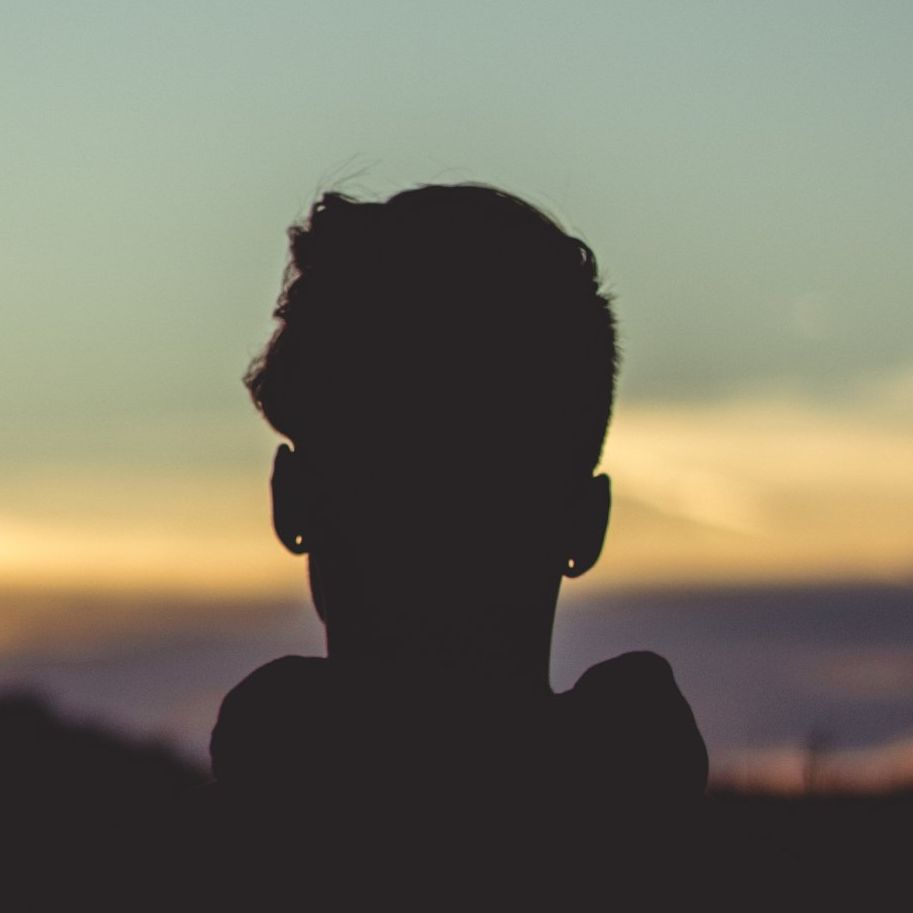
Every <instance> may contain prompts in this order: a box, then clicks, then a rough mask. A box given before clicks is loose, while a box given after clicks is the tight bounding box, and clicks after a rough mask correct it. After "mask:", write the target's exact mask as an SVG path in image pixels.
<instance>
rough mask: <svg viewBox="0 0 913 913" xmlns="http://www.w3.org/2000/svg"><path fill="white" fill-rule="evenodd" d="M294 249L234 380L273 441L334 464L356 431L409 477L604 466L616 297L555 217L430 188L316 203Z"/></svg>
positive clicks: (356, 439)
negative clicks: (410, 472)
mask: <svg viewBox="0 0 913 913" xmlns="http://www.w3.org/2000/svg"><path fill="white" fill-rule="evenodd" d="M289 238H290V241H291V245H290V246H291V262H290V263H289V266H288V268H287V271H286V277H285V285H284V288H283V291H282V294H281V296H280V298H279V302H278V306H277V308H276V310H275V314H274V316H275V317H276V319H277V320H278V322H279V326H278V328H277V330H276V332H275V333H274V334H273V337H272V339H271V340H270V342H269V344H268V345H267V347H266V349H265V350H264V352H263V353H262V354H261V355H260V356H259V357H257V358H256V359H255V360H254V361H253V363H252V364H251V366H250V369H249V370H248V372H247V375H246V376H245V383H246V385H247V387H248V389H249V390H250V393H251V396H252V398H253V400H254V402H255V403H256V405H257V407H258V408H259V409H260V411H261V412H262V413H263V415H264V416H265V417H266V418H267V420H268V421H269V422H270V424H271V425H272V426H273V427H274V428H275V429H276V430H277V431H278V432H280V433H281V434H283V435H285V436H286V437H288V438H290V439H291V440H292V441H294V442H295V444H296V445H303V446H304V447H305V449H306V450H307V451H308V452H309V454H311V455H312V456H316V457H317V458H321V457H322V458H323V460H324V462H326V463H327V464H328V465H337V464H338V461H339V460H340V459H342V460H345V458H346V456H347V455H351V454H352V452H353V451H357V450H358V449H359V447H360V441H362V440H364V436H365V435H372V436H374V440H373V442H372V448H373V449H374V451H379V452H381V454H383V453H389V456H390V458H391V460H392V461H394V462H395V461H396V460H398V459H401V458H406V459H409V460H410V461H411V462H413V463H415V464H416V465H422V464H425V465H427V464H428V463H433V462H436V460H435V455H437V456H440V455H442V454H444V455H447V458H448V459H450V455H451V454H454V455H455V456H456V457H457V458H458V459H459V461H460V462H458V463H454V464H453V465H455V466H456V465H458V466H464V465H466V464H467V462H468V463H469V464H475V465H476V466H477V467H478V468H479V469H480V470H481V469H482V468H483V467H485V466H487V467H488V470H491V471H496V470H497V467H498V466H499V465H500V464H504V465H513V466H516V465H517V464H525V465H527V466H530V465H534V466H535V471H536V472H537V473H541V471H542V470H543V469H546V468H547V469H549V470H551V469H555V470H558V471H560V472H563V473H564V472H569V473H572V474H580V473H581V472H591V471H592V469H593V467H594V466H595V465H596V464H597V463H598V462H599V458H600V453H601V449H602V441H603V438H604V436H605V431H606V427H607V425H608V421H609V417H610V414H611V408H612V399H613V394H614V386H615V373H616V366H617V350H616V339H615V321H614V317H613V314H612V311H611V308H610V305H611V300H612V299H611V296H610V295H609V294H608V293H605V292H601V291H600V287H599V278H598V275H597V268H596V261H595V258H594V256H593V253H592V251H591V250H590V248H589V247H587V245H586V244H584V243H583V242H582V241H580V240H578V239H577V238H573V237H570V236H569V235H567V234H565V233H564V232H563V231H562V230H561V229H560V228H559V227H558V225H557V224H556V223H555V222H554V221H552V219H550V218H549V217H547V216H546V215H544V214H543V213H542V212H540V211H539V210H538V209H536V208H535V207H533V206H531V205H529V204H528V203H525V202H524V201H523V200H520V199H518V198H517V197H514V196H511V195H510V194H507V193H504V192H503V191H500V190H497V189H495V188H492V187H487V186H481V185H475V184H459V185H453V186H449V185H448V186H444V185H430V186H424V187H420V188H417V189H414V190H408V191H404V192H402V193H399V194H397V195H395V196H393V197H391V198H390V199H389V200H387V202H385V203H363V202H358V201H356V200H353V199H351V198H349V197H346V196H344V195H342V194H339V193H327V194H325V195H324V196H323V197H321V199H320V200H318V202H317V203H316V204H315V205H314V206H313V208H312V209H311V212H310V215H309V217H308V219H307V221H306V222H305V223H303V224H300V225H295V226H293V227H292V228H291V229H290V230H289ZM524 447H528V455H527V454H526V453H524ZM373 456H374V455H373V454H372V458H373Z"/></svg>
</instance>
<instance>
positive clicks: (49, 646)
mask: <svg viewBox="0 0 913 913" xmlns="http://www.w3.org/2000/svg"><path fill="white" fill-rule="evenodd" d="M6 598H7V599H9V598H12V597H10V596H7V597H6ZM16 598H18V599H20V600H22V599H24V597H21V596H20V597H16ZM21 608H22V605H21V604H20V609H21ZM89 610H90V606H89V603H88V601H87V597H86V596H85V595H84V594H83V595H82V596H80V597H78V598H77V597H73V599H72V604H71V605H70V607H69V609H68V608H67V602H66V599H63V598H61V599H60V602H59V603H58V605H57V608H56V609H55V611H57V612H60V613H62V614H61V616H60V619H59V620H60V624H61V626H62V627H63V628H64V630H65V622H66V617H65V614H63V613H66V612H67V611H71V612H77V611H79V612H86V611H89ZM96 610H97V611H99V612H100V613H102V614H104V613H105V612H110V611H111V606H107V607H101V608H99V607H96ZM154 610H155V605H154V604H151V605H145V607H144V611H143V612H142V613H141V615H140V617H141V618H142V619H143V620H144V623H145V625H146V627H145V629H143V628H137V627H136V626H135V625H132V626H131V624H129V623H128V622H129V612H128V611H126V610H125V611H124V613H123V615H124V619H123V621H122V622H121V629H120V630H118V627H117V626H113V627H110V626H109V631H108V633H107V635H106V636H98V635H97V633H96V639H95V641H93V642H86V643H84V644H80V643H79V641H78V639H75V638H67V637H65V636H64V637H59V638H55V637H53V636H51V637H45V638H44V639H43V641H42V642H40V643H39V642H33V643H31V644H29V643H23V644H22V645H21V646H20V647H19V648H18V649H12V650H8V651H7V652H6V655H5V656H4V657H3V659H2V662H0V685H2V688H3V689H5V690H7V691H9V690H11V689H15V690H20V689H25V690H27V691H29V692H34V693H37V694H41V695H44V696H46V698H47V699H48V700H49V702H50V703H51V705H52V706H54V707H56V708H59V710H60V711H61V712H62V713H64V714H65V715H66V716H67V717H68V718H70V719H74V720H79V721H93V722H97V723H100V724H103V725H105V726H112V727H114V728H115V729H117V730H119V731H122V732H124V733H128V734H131V735H133V736H141V737H143V738H148V739H155V740H161V741H164V742H165V743H167V744H171V745H173V746H174V747H175V748H176V749H177V750H178V751H179V752H180V753H181V754H182V755H184V756H185V757H187V758H188V759H191V760H193V761H195V762H198V763H199V762H205V759H206V751H207V745H208V739H209V732H210V729H211V727H212V724H213V721H214V719H215V714H216V711H217V709H218V706H219V702H220V700H221V698H222V696H223V695H224V694H225V692H226V691H227V690H228V689H229V688H231V687H232V686H233V685H234V684H236V683H237V682H238V681H239V680H240V679H241V678H242V677H244V676H245V675H246V674H247V673H248V672H250V671H251V670H252V669H253V668H254V667H256V666H257V665H259V664H261V663H264V662H266V661H268V660H270V659H273V658H275V657H277V656H281V655H284V654H287V653H298V654H305V655H307V654H310V655H315V654H322V652H323V641H322V629H321V627H320V625H319V623H318V622H317V619H316V616H315V615H314V613H313V611H312V610H311V608H310V606H309V605H307V604H306V602H305V600H304V599H303V598H301V599H300V600H294V599H291V598H290V599H288V600H285V601H282V600H277V601H264V602H262V603H256V602H249V603H243V602H239V603H236V604H233V603H231V602H229V601H227V600H226V601H223V602H222V603H221V604H219V603H210V602H194V601H191V600H186V601H185V603H183V604H182V602H181V601H180V600H177V599H172V600H171V602H167V601H166V600H164V599H163V600H162V603H161V605H160V606H159V607H158V611H157V612H156V611H154ZM45 611H47V609H46V607H45ZM150 618H152V619H154V620H155V621H154V624H153V623H152V622H150ZM52 627H53V626H52V625H51V624H50V623H48V624H47V626H46V629H47V630H52ZM632 649H651V650H655V651H656V652H659V653H661V654H663V655H665V656H666V657H667V658H668V659H669V660H670V661H671V662H672V664H673V667H674V669H675V672H676V676H677V679H678V681H679V684H680V686H681V688H682V690H683V691H684V693H685V694H686V695H687V697H688V699H689V700H690V702H691V705H692V707H693V709H694V712H695V715H696V717H697V719H698V723H699V725H700V727H701V730H702V732H703V733H704V737H705V739H706V741H707V744H708V748H709V750H710V757H711V763H712V774H713V778H714V780H715V782H716V784H717V785H718V786H719V785H730V786H737V787H746V786H753V787H757V786H764V787H769V788H776V789H788V790H796V789H802V788H804V787H805V786H806V785H807V782H808V777H809V776H812V777H814V778H815V780H816V783H817V784H818V786H820V787H822V788H824V787H831V786H841V787H844V788H854V789H855V788H859V789H883V788H886V787H889V786H892V785H896V784H898V783H903V782H906V781H910V782H913V589H911V588H910V587H902V586H896V587H891V586H884V585H866V584H862V583H860V584H857V585H853V586H849V585H843V586H832V587H826V586H818V587H786V586H782V587H776V588H769V589H762V588H730V589H704V590H699V589H694V590H687V591H686V590H682V591H678V592H676V591H671V590H667V591H653V592H651V591H645V590H640V591H630V592H625V593H618V592H616V593H607V594H605V595H604V596H598V597H597V596H593V595H589V596H586V595H583V596H576V597H575V595H574V594H572V595H571V596H570V597H568V598H567V599H566V600H564V601H563V602H562V604H561V605H560V607H559V612H558V622H557V626H556V632H555V643H554V647H553V661H552V668H553V672H552V680H553V687H554V688H555V689H556V690H564V689H566V688H568V687H570V686H571V685H572V684H573V683H574V681H575V680H576V678H577V676H578V675H579V674H580V673H581V672H582V671H583V670H584V669H585V668H586V667H587V666H589V665H591V664H592V663H595V662H598V661H599V660H601V659H604V658H607V657H609V656H612V655H615V654H617V653H620V652H624V651H626V650H632ZM809 764H811V765H812V766H813V768H814V769H813V770H811V771H810V769H809Z"/></svg>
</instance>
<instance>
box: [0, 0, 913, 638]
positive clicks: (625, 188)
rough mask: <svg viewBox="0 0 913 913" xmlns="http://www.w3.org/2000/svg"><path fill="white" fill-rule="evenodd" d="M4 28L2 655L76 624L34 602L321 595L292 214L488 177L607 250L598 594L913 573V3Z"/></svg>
mask: <svg viewBox="0 0 913 913" xmlns="http://www.w3.org/2000/svg"><path fill="white" fill-rule="evenodd" d="M3 20H4V22H3V28H2V30H0V76H2V85H3V89H2V93H0V117H2V120H0V123H2V125H3V129H2V136H3V138H2V140H0V171H2V175H3V183H2V186H3V190H2V209H0V308H2V332H0V365H2V383H0V416H2V423H0V441H2V446H0V592H2V593H6V594H7V596H6V597H5V598H4V599H3V600H0V652H3V651H6V652H9V651H14V650H15V649H16V648H17V646H19V645H21V644H23V643H25V642H26V641H28V642H29V643H33V642H35V640H36V638H38V639H40V638H41V636H42V630H43V629H42V625H43V624H47V625H48V630H50V626H52V625H55V624H59V618H58V617H57V616H56V615H54V612H52V611H51V610H50V609H49V610H48V614H42V612H41V611H37V610H33V608H29V609H28V610H26V609H24V608H22V607H23V606H25V605H29V606H37V605H39V604H41V601H40V597H41V594H46V593H48V592H55V593H59V592H71V593H74V592H75V593H84V592H93V593H109V594H110V593H132V594H133V595H134V596H137V594H140V595H141V594H148V593H152V592H156V593H158V592H161V593H172V594H184V595H190V596H194V597H199V596H205V597H207V598H208V597H215V598H218V597H220V596H222V595H225V594H233V596H234V597H238V598H242V597H245V596H247V595H251V596H253V595H257V596H259V597H264V596H270V597H272V596H279V595H281V594H288V593H293V592H297V591H300V590H301V589H302V587H303V576H304V568H303V564H302V563H301V562H300V561H296V560H294V559H292V558H291V557H289V556H288V555H286V554H284V553H283V552H282V551H281V550H280V548H279V546H278V545H277V544H276V543H275V541H274V539H273V536H272V532H271V530H270V526H269V515H268V504H267V498H266V495H267V486H266V482H267V475H268V470H269V462H270V458H271V454H272V450H273V449H274V447H275V445H276V443H277V441H276V440H275V438H274V436H273V435H272V434H271V433H270V432H269V430H268V429H267V428H266V427H265V425H263V423H262V422H261V421H260V420H258V418H257V416H256V415H255V413H254V411H253V409H252V408H251V406H250V405H249V403H248V401H247V398H246V394H245V391H244V390H243V388H242V386H241V383H240V377H241V375H242V373H243V371H244V369H245V367H246V364H247V362H248V361H249V359H250V357H251V356H252V355H253V354H254V353H255V352H256V351H257V349H258V348H259V346H260V345H261V344H262V343H263V341H264V340H265V339H266V338H267V336H268V334H269V332H270V319H269V313H270V309H271V306H272V304H273V302H274V300H275V296H276V293H277V291H278V287H279V281H280V273H281V270H282V267H283V264H284V260H285V237H284V230H285V228H286V226H287V225H288V224H289V223H290V222H291V221H293V220H295V219H296V218H299V217H301V216H302V215H303V214H304V213H305V212H306V210H307V208H308V206H309V204H310V202H311V201H312V200H313V199H314V197H315V195H316V194H318V193H319V192H320V191H321V190H325V189H329V188H337V187H338V188H340V189H343V190H346V191H349V192H352V193H355V194H364V195H366V196H370V197H374V198H377V197H386V196H388V195H389V194H391V193H393V192H395V191H397V190H399V189H403V188H405V187H408V186H412V185H414V184H416V183H422V182H434V181H439V182H444V183H452V182H457V181H464V180H472V181H484V182H489V183H493V184H497V185H499V186H502V187H504V188H506V189H508V190H510V191H513V192H515V193H517V194H519V195H521V196H523V197H525V198H527V199H529V200H530V201H531V202H533V203H535V204H537V205H540V206H542V207H543V208H544V209H546V210H547V211H549V212H550V213H551V214H553V215H554V216H555V217H557V218H558V220H559V221H561V222H562V223H563V224H564V225H566V226H567V227H568V228H569V229H571V230H572V231H574V232H576V233H579V234H580V235H581V236H582V237H584V238H585V239H586V240H587V241H588V243H589V244H590V245H591V247H593V249H594V250H595V252H596V255H597V258H598V260H599V263H600V266H601V270H602V273H603V276H604V278H605V280H606V284H607V286H608V287H610V288H611V289H612V290H613V292H614V293H615V294H616V295H617V298H618V312H619V318H620V324H621V334H622V344H623V349H624V365H623V370H622V377H621V384H620V392H619V406H618V411H617V416H616V421H615V422H614V424H613V427H612V430H611V432H610V435H609V438H608V442H607V446H606V450H605V458H604V469H605V470H606V471H607V472H609V473H610V474H611V475H612V477H613V481H614V491H615V499H616V500H615V508H614V513H613V519H612V528H611V530H610V533H609V538H608V540H607V546H606V551H605V553H604V557H603V560H602V561H601V563H600V564H599V566H598V567H597V568H596V569H595V570H594V571H593V572H592V573H591V574H590V575H588V577H586V578H583V579H582V580H581V581H580V582H579V583H578V584H575V586H577V587H578V588H579V591H580V592H587V593H590V592H599V591H608V590H613V589H614V590H617V589H619V588H640V589H644V588H650V587H655V586H662V587H674V586H676V585H681V584H684V583H686V584H688V585H689V586H695V585H700V586H711V585H721V584H727V585H729V584H734V583H739V584H746V585H748V584H751V585H767V584H777V583H781V582H796V581H806V582H820V581H834V580H855V581H869V582H872V583H876V584H881V583H888V584H902V585H909V584H910V583H911V581H913V472H911V470H910V467H911V466H913V421H911V418H913V332H911V331H913V320H911V317H910V292H911V289H913V257H911V255H910V242H911V238H913V116H911V103H913V56H911V54H910V47H911V46H913V6H911V5H910V4H909V3H908V2H901V0H898V2H891V0H876V2H869V3H863V2H845V0H790V2H785V0H769V2H765V3H760V2H733V3H724V2H710V0H692V2H687V3H681V2H672V0H666V2H663V0H631V2H598V3H597V2H581V0H569V2H565V3H561V4H557V3H554V2H544V0H524V2H519V0H504V2H491V0H488V2H479V0H465V2H462V3H459V4H456V3H446V4H444V3H438V2H435V0H422V2H417V0H416V2H413V0H397V2H369V0H361V2H354V0H334V2H332V3H330V2H291V0H265V2H259V3H256V4H254V3H243V2H240V0H231V2H206V3H199V2H193V0H190V2H187V0H182V2H180V3H178V2H176V0H162V2H159V3H156V4H147V5H141V4H136V3H129V2H85V3H79V4H74V3H69V2H64V0H58V2H44V0H30V2H28V3H26V2H19V0H15V2H13V3H10V4H6V5H5V6H4V16H3ZM371 449H372V442H371V441H370V440H366V441H365V442H364V451H363V459H364V460H365V462H366V463H367V462H370V460H371ZM10 594H16V598H13V597H12V596H11V595H10ZM105 604H106V605H107V604H108V603H105ZM112 604H115V603H112ZM55 605H56V603H55ZM112 611H113V612H114V615H113V616H108V615H106V614H105V612H104V611H99V612H97V613H90V614H89V615H88V616H87V618H86V620H85V621H84V622H82V624H83V625H84V630H83V631H82V634H83V636H90V637H91V636H92V632H93V631H95V630H98V631H103V630H104V629H105V628H106V626H109V627H110V626H111V625H116V626H120V625H122V624H123V618H121V617H118V616H117V613H116V610H112ZM71 623H72V624H73V625H76V626H78V625H79V624H80V623H81V622H77V621H74V620H72V619H71ZM163 623H164V622H163ZM169 623H172V622H169Z"/></svg>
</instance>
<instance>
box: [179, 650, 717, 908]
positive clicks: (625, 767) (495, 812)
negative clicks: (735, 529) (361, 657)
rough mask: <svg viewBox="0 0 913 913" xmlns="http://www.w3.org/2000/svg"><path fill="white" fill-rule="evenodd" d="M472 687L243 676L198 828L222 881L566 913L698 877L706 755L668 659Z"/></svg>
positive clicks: (350, 900) (423, 903) (227, 704)
mask: <svg viewBox="0 0 913 913" xmlns="http://www.w3.org/2000/svg"><path fill="white" fill-rule="evenodd" d="M454 681H455V680H454V678H453V677H451V676H447V675H444V674H441V675H440V676H434V675H428V676H425V677H423V678H422V680H421V681H420V682H418V681H417V680H416V679H415V678H414V676H407V675H405V674H399V673H397V672H396V671H394V670H391V669H388V668H385V667H384V666H383V665H382V664H378V665H376V666H370V665H367V664H354V663H353V664H346V663H340V662H337V661H330V660H324V659H318V658H305V657H295V656H287V657H284V658H282V659H279V660H275V661H274V662H272V663H269V664H267V665H266V666H263V667H261V668H259V669H257V670H256V671H255V672H253V673H252V674H251V675H250V676H248V677H247V678H246V679H245V680H244V681H242V682H241V683H240V684H239V685H238V686H236V687H235V688H234V689H233V690H232V691H231V692H230V693H229V694H228V695H227V696H226V698H225V700H224V702H223V704H222V708H221V711H220V713H219V719H218V723H217V725H216V727H215V730H214V732H213V736H212V743H211V753H212V765H213V773H214V776H215V781H216V782H215V784H214V785H213V786H211V787H209V788H208V789H207V790H206V791H205V795H204V796H203V797H201V798H200V799H199V801H198V802H197V803H196V808H195V811H194V812H193V814H192V815H191V820H190V822H189V831H188V832H189V833H190V834H194V835H196V837H195V842H196V843H197V844H203V845H205V847H206V853H205V859H206V862H205V864H204V866H203V867H202V868H199V869H198V871H199V872H201V873H203V884H204V885H206V886H207V888H206V889H207V891H209V890H211V889H213V886H214V885H215V884H216V883H217V884H218V885H219V886H220V888H226V886H227V889H228V893H229V895H230V896H231V898H232V899H233V900H235V901H237V900H238V899H239V897H241V896H242V895H244V893H245V892H250V898H249V902H250V903H258V904H262V903H264V902H268V901H266V900H265V898H266V894H265V893H264V892H267V893H271V894H272V896H273V902H274V903H279V902H280V899H286V900H287V898H288V897H289V896H300V897H302V898H303V897H311V898H313V899H318V900H319V901H320V902H321V903H323V904H324V906H327V905H330V906H334V907H336V908H340V909H345V908H354V907H356V906H357V907H361V906H363V905H364V904H366V903H373V902H375V901H381V900H384V901H395V902H396V903H397V904H398V905H400V906H404V905H405V906H407V907H414V908H419V907H422V908H424V909H445V908H451V907H453V908H455V907H462V908H474V909H485V908H492V909H493V908H501V909H503V908H505V906H506V907H507V908H514V909H516V908H522V907H526V906H529V905H530V904H532V903H536V904H537V905H538V903H539V902H540V901H544V900H546V899H548V900H549V902H550V903H555V904H559V905H562V906H564V908H568V907H573V906H575V904H574V902H573V897H574V894H575V892H577V893H578V895H579V896H577V900H579V901H580V904H581V905H583V896H584V895H585V894H586V895H589V893H590V892H591V891H593V890H599V889H600V886H602V888H603V889H611V891H612V892H614V893H615V894H616V895H619V892H621V891H622V890H623V888H624V890H630V889H632V887H633V888H635V889H636V890H637V891H641V890H645V889H650V888H651V885H652V888H656V887H657V886H658V885H661V884H667V883H668V879H670V878H671V879H672V881H673V882H674V881H675V879H678V878H681V877H682V872H684V871H685V870H687V869H688V868H689V866H688V865H682V866H677V865H676V862H677V861H679V860H682V859H684V858H685V857H684V856H683V854H682V848H683V846H686V845H687V842H688V839H689V830H690V829H691V828H692V825H693V820H694V815H695V814H696V812H697V809H698V807H699V805H700V800H701V798H702V796H703V793H704V789H705V785H706V778H707V754H706V750H705V748H704V743H703V740H702V739H701V736H700V733H699V732H698V729H697V726H696V725H695V722H694V717H693V715H692V713H691V710H690V708H689V706H688V704H687V702H686V701H685V699H684V697H683V696H682V694H681V692H680V691H679V689H678V687H677V686H676V684H675V681H674V678H673V675H672V670H671V668H670V667H669V664H668V663H667V662H666V661H665V660H663V659H662V658H661V657H659V656H656V655H655V654H652V653H628V654H624V655H622V656H619V657H616V658H615V659H612V660H608V661H606V662H603V663H599V664H598V665H596V666H593V667H592V668H590V669H589V670H588V671H587V672H586V673H585V674H584V675H583V676H581V678H580V679H579V681H578V682H577V684H576V685H575V686H574V687H573V688H572V689H571V690H570V691H567V692H564V693H561V694H551V693H545V694H538V695H536V694H533V695H531V694H528V693H525V692H519V691H516V690H514V689H511V687H510V686H509V684H508V683H505V682H487V683H486V682H484V681H483V682H479V681H478V680H477V681H475V682H474V683H473V684H472V685H467V684H466V683H463V684H455V683H454ZM195 858H196V862H195V863H194V864H195V865H196V863H197V862H199V857H198V856H197V857H195ZM467 905H469V907H467Z"/></svg>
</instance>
